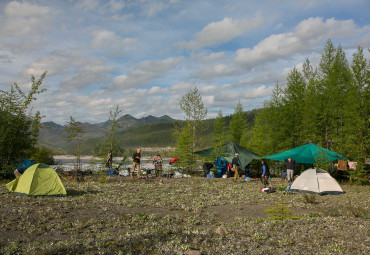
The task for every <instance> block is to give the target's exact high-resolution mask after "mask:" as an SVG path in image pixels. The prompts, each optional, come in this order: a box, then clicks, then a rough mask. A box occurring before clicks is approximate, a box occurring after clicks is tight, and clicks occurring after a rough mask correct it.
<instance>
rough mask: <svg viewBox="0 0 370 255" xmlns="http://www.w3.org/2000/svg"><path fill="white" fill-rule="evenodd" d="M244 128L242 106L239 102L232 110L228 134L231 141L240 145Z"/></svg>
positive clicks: (244, 120) (245, 123) (245, 125)
mask: <svg viewBox="0 0 370 255" xmlns="http://www.w3.org/2000/svg"><path fill="white" fill-rule="evenodd" d="M246 128H247V122H246V118H245V114H244V112H243V106H242V104H241V103H240V101H239V102H238V103H237V105H236V107H235V109H234V114H233V115H232V117H231V121H230V133H231V138H232V141H233V142H236V143H238V144H240V141H241V138H242V135H243V133H244V131H245V129H246Z"/></svg>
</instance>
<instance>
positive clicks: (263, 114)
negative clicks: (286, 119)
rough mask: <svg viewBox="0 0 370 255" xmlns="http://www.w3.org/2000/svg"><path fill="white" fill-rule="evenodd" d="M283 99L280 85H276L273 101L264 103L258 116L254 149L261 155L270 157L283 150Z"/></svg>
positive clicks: (254, 134) (254, 135) (253, 141)
mask: <svg viewBox="0 0 370 255" xmlns="http://www.w3.org/2000/svg"><path fill="white" fill-rule="evenodd" d="M282 97H283V93H282V88H281V86H280V84H279V83H276V84H275V86H274V89H273V92H272V96H271V99H270V100H268V101H265V102H264V104H263V108H262V110H261V111H260V112H259V114H257V116H256V119H255V122H254V127H253V139H252V147H253V148H254V150H255V151H256V152H257V153H259V154H261V155H268V154H272V153H276V152H279V151H280V150H281V144H282V141H283V140H284V138H285V137H283V133H282V128H281V127H282V122H281V115H282V114H283V113H282V112H281V107H282Z"/></svg>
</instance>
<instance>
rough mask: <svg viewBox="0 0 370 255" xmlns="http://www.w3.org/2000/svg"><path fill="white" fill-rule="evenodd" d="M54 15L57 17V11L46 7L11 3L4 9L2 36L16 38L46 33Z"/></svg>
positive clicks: (0, 27)
mask: <svg viewBox="0 0 370 255" xmlns="http://www.w3.org/2000/svg"><path fill="white" fill-rule="evenodd" d="M54 15H56V11H54V10H52V9H51V8H49V7H46V6H38V5H34V4H30V3H28V2H22V3H19V2H16V1H13V2H10V3H9V4H7V5H6V6H5V9H4V17H3V18H2V19H1V26H0V34H1V35H2V36H11V37H15V36H25V35H32V34H34V33H40V32H46V31H48V30H49V29H50V23H51V20H52V19H53V17H54Z"/></svg>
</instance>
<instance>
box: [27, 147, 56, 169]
mask: <svg viewBox="0 0 370 255" xmlns="http://www.w3.org/2000/svg"><path fill="white" fill-rule="evenodd" d="M53 155H54V152H53V151H52V150H50V149H47V148H45V147H42V148H35V151H34V152H33V154H32V156H31V160H33V161H35V162H36V163H44V164H47V165H54V158H53Z"/></svg>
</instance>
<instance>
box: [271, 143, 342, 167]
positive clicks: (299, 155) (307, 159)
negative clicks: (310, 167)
mask: <svg viewBox="0 0 370 255" xmlns="http://www.w3.org/2000/svg"><path fill="white" fill-rule="evenodd" d="M264 158H266V159H273V160H278V161H285V159H288V158H292V159H294V160H295V162H296V163H301V164H315V163H317V162H331V161H334V160H337V159H346V157H345V156H343V155H341V154H339V153H337V152H334V151H330V150H327V149H324V148H322V147H320V146H317V145H315V144H313V143H308V144H305V145H302V146H298V147H296V148H293V149H290V150H287V151H283V152H280V153H277V154H273V155H269V156H267V157H264Z"/></svg>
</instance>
